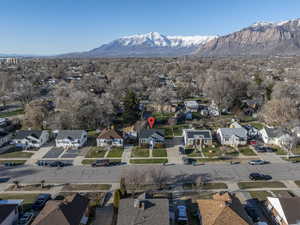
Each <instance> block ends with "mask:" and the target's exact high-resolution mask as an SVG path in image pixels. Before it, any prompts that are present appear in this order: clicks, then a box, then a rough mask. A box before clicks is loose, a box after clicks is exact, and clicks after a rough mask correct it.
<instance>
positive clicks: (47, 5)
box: [0, 0, 300, 55]
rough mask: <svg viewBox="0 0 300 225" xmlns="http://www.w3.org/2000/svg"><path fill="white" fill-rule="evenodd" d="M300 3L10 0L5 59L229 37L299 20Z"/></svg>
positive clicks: (2, 18) (4, 9)
mask: <svg viewBox="0 0 300 225" xmlns="http://www.w3.org/2000/svg"><path fill="white" fill-rule="evenodd" d="M299 11H300V1H299V0H286V1H281V0H264V1H262V0H252V1H244V0H226V1H220V0H210V1H206V0H205V1H204V0H189V1H186V2H185V1H179V0H152V1H146V0H128V1H124V0H123V1H121V0H119V1H117V0H111V1H99V0H78V1H76V3H74V1H71V0H52V1H47V0H27V1H22V0H10V1H3V2H1V10H0V12H1V13H0V27H1V31H0V54H35V55H55V54H62V53H69V52H79V51H87V50H90V49H93V48H96V47H99V46H101V45H102V44H105V43H108V42H110V41H112V40H114V39H117V38H120V37H122V36H128V35H133V34H143V33H148V32H152V31H155V32H159V33H161V34H163V35H180V36H192V35H225V34H228V33H231V32H234V31H237V30H239V29H242V28H244V27H247V26H249V25H251V24H253V23H255V22H257V21H266V22H277V21H283V20H289V19H295V18H299V17H300V15H299Z"/></svg>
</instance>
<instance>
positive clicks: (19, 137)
mask: <svg viewBox="0 0 300 225" xmlns="http://www.w3.org/2000/svg"><path fill="white" fill-rule="evenodd" d="M48 140H49V133H48V131H46V130H18V131H17V132H16V135H15V137H14V138H13V142H14V143H15V145H16V146H17V147H22V148H40V147H41V146H43V145H44V144H45V143H47V142H48Z"/></svg>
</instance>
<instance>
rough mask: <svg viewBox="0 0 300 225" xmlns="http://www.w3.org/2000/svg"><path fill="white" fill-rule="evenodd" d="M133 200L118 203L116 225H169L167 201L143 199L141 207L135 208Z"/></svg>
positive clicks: (123, 200)
mask: <svg viewBox="0 0 300 225" xmlns="http://www.w3.org/2000/svg"><path fill="white" fill-rule="evenodd" d="M135 201H136V200H135V199H133V198H128V199H122V200H121V201H120V207H119V213H118V223H117V225H128V224H129V225H158V224H159V225H169V224H170V222H169V220H170V217H169V200H168V199H143V200H139V201H141V202H142V203H143V204H144V206H143V207H139V206H138V207H135Z"/></svg>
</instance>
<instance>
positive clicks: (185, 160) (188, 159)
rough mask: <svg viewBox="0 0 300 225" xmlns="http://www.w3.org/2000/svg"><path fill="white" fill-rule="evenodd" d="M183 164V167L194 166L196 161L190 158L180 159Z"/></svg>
mask: <svg viewBox="0 0 300 225" xmlns="http://www.w3.org/2000/svg"><path fill="white" fill-rule="evenodd" d="M182 161H183V164H184V165H196V163H197V161H196V160H195V159H191V158H186V157H184V158H182Z"/></svg>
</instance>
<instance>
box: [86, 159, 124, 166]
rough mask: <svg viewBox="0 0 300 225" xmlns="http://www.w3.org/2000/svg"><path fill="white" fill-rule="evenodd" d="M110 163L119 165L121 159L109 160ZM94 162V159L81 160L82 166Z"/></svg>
mask: <svg viewBox="0 0 300 225" xmlns="http://www.w3.org/2000/svg"><path fill="white" fill-rule="evenodd" d="M109 161H110V162H111V163H120V162H121V159H110V160H109ZM94 162H96V159H84V160H82V162H81V163H82V164H83V165H91V164H92V163H94Z"/></svg>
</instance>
